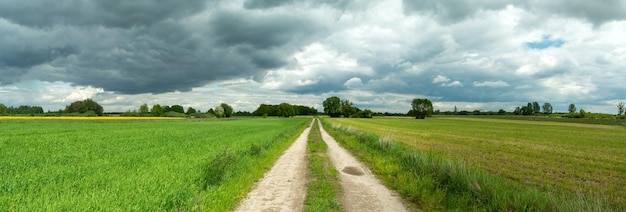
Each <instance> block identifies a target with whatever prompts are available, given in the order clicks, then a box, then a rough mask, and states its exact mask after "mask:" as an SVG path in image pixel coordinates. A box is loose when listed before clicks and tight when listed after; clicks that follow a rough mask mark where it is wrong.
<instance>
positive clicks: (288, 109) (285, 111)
mask: <svg viewBox="0 0 626 212" xmlns="http://www.w3.org/2000/svg"><path fill="white" fill-rule="evenodd" d="M295 115H296V111H295V110H294V108H293V106H292V105H290V104H288V103H281V104H280V105H278V116H282V117H291V116H295Z"/></svg>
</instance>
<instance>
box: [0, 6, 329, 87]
mask: <svg viewBox="0 0 626 212" xmlns="http://www.w3.org/2000/svg"><path fill="white" fill-rule="evenodd" d="M204 4H205V3H204V2H203V1H189V2H188V1H186V2H184V3H183V2H180V1H158V2H157V1H63V2H50V1H41V2H35V3H32V2H31V3H29V4H23V3H22V4H20V3H17V2H2V3H0V21H2V19H4V20H8V21H9V22H6V21H5V22H1V23H4V24H5V25H0V27H3V26H4V27H11V29H9V28H6V29H4V30H3V29H0V32H2V31H6V32H12V33H13V34H15V35H14V36H13V39H15V40H17V41H18V43H13V44H12V43H9V41H6V40H4V42H0V53H2V55H0V67H5V68H2V69H0V72H1V73H2V74H3V75H4V76H5V77H4V78H3V80H2V83H11V82H14V81H15V80H18V79H22V78H24V79H33V78H36V79H38V80H44V81H63V82H69V83H71V84H73V85H84V86H87V85H90V86H95V87H101V88H104V89H105V90H107V91H115V92H119V93H125V94H137V93H163V92H170V91H189V90H191V89H192V88H194V87H199V86H203V85H205V84H207V83H208V82H212V81H216V80H224V79H233V78H241V77H243V78H254V79H257V80H260V79H261V78H262V77H263V76H264V75H265V72H266V71H267V70H268V69H273V68H278V67H281V66H283V65H285V64H286V62H285V61H286V60H287V59H288V56H289V55H290V54H292V53H293V52H294V51H296V50H297V49H298V48H301V47H302V46H303V45H306V44H308V43H309V42H311V40H312V38H313V37H315V36H317V35H319V34H321V33H324V28H323V26H322V25H320V24H318V23H317V21H316V20H315V19H314V17H312V16H309V15H306V14H294V13H286V12H283V13H270V12H261V13H255V14H247V13H245V10H236V9H235V10H233V9H232V8H222V7H221V5H220V4H215V5H211V6H210V7H208V8H205V7H204ZM205 9H206V10H205ZM201 10H205V11H204V12H205V14H208V16H206V17H205V18H202V17H200V18H198V17H196V20H193V21H189V20H186V19H185V18H193V17H192V16H193V15H194V14H195V12H199V11H201ZM15 29H18V30H17V31H18V32H16V30H15ZM41 38H45V40H44V41H39V40H40V39H41ZM75 46H80V48H79V47H75ZM69 55H72V57H68V56H69ZM41 64H49V65H51V66H52V67H54V68H52V69H50V68H48V69H42V68H33V67H35V66H37V65H41ZM8 67H10V68H8Z"/></svg>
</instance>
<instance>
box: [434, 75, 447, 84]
mask: <svg viewBox="0 0 626 212" xmlns="http://www.w3.org/2000/svg"><path fill="white" fill-rule="evenodd" d="M449 81H450V79H448V78H447V77H446V76H442V75H437V76H436V77H435V78H434V79H433V83H442V82H449Z"/></svg>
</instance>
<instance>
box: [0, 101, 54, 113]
mask: <svg viewBox="0 0 626 212" xmlns="http://www.w3.org/2000/svg"><path fill="white" fill-rule="evenodd" d="M43 113H44V112H43V108H42V107H40V106H28V105H20V106H19V107H13V106H9V107H7V106H6V105H4V104H0V115H33V114H43Z"/></svg>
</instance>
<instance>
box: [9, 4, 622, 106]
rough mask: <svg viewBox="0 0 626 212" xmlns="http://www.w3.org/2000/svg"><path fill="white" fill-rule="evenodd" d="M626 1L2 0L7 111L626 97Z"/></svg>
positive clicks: (565, 101)
mask: <svg viewBox="0 0 626 212" xmlns="http://www.w3.org/2000/svg"><path fill="white" fill-rule="evenodd" d="M624 11H626V1H623V0H599V1H588V0H552V1H544V0H528V1H517V0H508V1H507V0H475V1H467V0H404V1H402V0H379V1H369V0H333V1H331V0H297V1H296V0H205V1H202V0H188V1H178V0H159V1H157V0H134V1H117V0H61V1H49V0H29V1H23V0H1V1H0V103H3V104H5V105H7V106H19V105H38V106H42V107H43V108H44V110H51V111H56V110H59V109H62V108H65V106H66V105H69V104H70V103H72V102H73V101H78V100H83V99H86V98H92V99H93V100H95V101H96V102H98V103H100V104H101V105H102V106H103V107H104V110H105V112H123V111H127V110H133V109H138V108H139V105H141V104H144V103H146V104H148V105H150V106H151V105H154V104H161V105H174V104H179V105H182V106H184V107H185V108H187V107H193V108H196V109H200V110H202V111H206V110H208V109H209V108H214V107H215V106H217V105H219V104H220V103H227V104H229V105H231V106H233V108H234V110H235V111H240V110H241V111H254V110H255V109H256V108H257V107H258V106H259V104H262V103H265V104H279V103H282V102H287V103H291V104H298V105H306V106H311V107H315V108H317V109H318V110H320V111H322V110H323V107H322V102H323V101H324V100H325V99H326V98H328V97H331V96H338V97H340V98H342V99H348V100H350V101H352V102H353V103H354V105H355V106H357V107H359V108H362V109H371V110H373V111H377V112H401V113H405V112H407V111H408V110H409V109H410V107H411V104H410V102H411V100H412V99H414V98H428V99H430V100H431V101H432V102H433V105H434V107H435V109H439V110H441V111H451V110H453V109H454V107H455V106H456V107H457V108H458V110H470V111H472V110H485V111H486V110H492V111H497V110H498V109H504V110H507V111H513V110H514V108H515V107H516V106H523V105H526V103H527V102H534V101H537V102H539V103H540V104H541V105H543V103H544V102H549V103H551V104H552V106H553V107H554V110H555V111H557V112H565V111H567V107H568V105H569V104H570V103H574V104H575V105H576V106H577V108H578V109H581V108H583V109H585V110H586V111H588V112H603V113H611V114H615V113H617V106H616V105H617V103H619V102H626V83H625V82H626V39H625V38H626V12H624Z"/></svg>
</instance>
